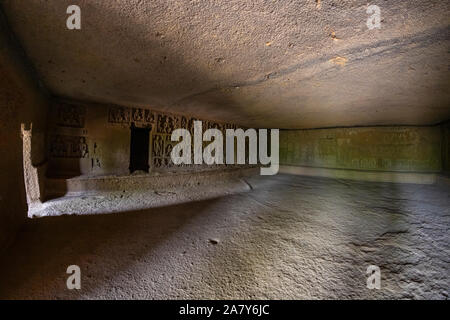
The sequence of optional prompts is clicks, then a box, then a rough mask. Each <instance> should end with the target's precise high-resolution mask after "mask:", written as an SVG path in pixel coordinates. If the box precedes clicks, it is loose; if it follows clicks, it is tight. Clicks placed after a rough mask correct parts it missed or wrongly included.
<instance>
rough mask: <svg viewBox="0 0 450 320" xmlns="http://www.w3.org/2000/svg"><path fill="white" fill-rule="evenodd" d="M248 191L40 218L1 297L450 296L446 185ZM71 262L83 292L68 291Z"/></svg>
mask: <svg viewBox="0 0 450 320" xmlns="http://www.w3.org/2000/svg"><path fill="white" fill-rule="evenodd" d="M246 182H247V183H248V184H249V186H251V189H250V190H249V191H247V192H241V193H236V194H229V195H226V196H222V197H217V198H214V199H210V200H205V201H198V202H191V203H184V204H177V205H174V206H168V207H160V208H152V209H146V210H140V211H133V212H124V213H115V214H105V215H85V216H60V217H46V218H38V219H32V220H30V221H29V223H28V224H27V225H26V227H25V228H24V229H23V230H22V232H21V233H20V234H19V236H18V240H17V241H16V243H15V244H14V245H13V246H12V247H11V248H10V250H9V251H8V252H6V254H4V255H3V261H2V263H1V269H2V270H1V273H0V298H8V299H12V298H23V299H28V298H32V299H38V298H41V299H166V298H168V299H176V298H192V299H217V298H234V299H297V298H300V299H309V298H312V299H319V298H332V299H335V298H344V299H347V298H348V299H359V298H369V299H372V298H436V299H448V294H449V292H448V291H449V283H450V281H449V280H450V261H449V260H450V257H449V235H448V231H449V226H450V197H449V196H450V190H449V187H448V186H444V185H413V184H390V183H369V182H356V181H346V180H334V179H325V178H311V177H302V176H288V175H277V176H272V177H252V178H247V179H246ZM73 264H76V265H79V266H80V268H81V286H82V287H81V290H68V289H67V288H66V279H67V277H68V275H67V274H66V268H67V266H69V265H73ZM369 265H377V266H379V267H380V269H381V289H379V290H376V289H373V290H369V289H367V287H366V277H367V275H366V269H367V267H368V266H369Z"/></svg>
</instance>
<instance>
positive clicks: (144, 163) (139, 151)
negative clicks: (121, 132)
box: [130, 123, 150, 173]
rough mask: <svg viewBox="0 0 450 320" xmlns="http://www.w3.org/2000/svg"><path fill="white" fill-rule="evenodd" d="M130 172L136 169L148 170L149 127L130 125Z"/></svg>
mask: <svg viewBox="0 0 450 320" xmlns="http://www.w3.org/2000/svg"><path fill="white" fill-rule="evenodd" d="M130 129H131V142H130V173H133V172H134V171H136V170H142V171H145V172H148V149H149V137H150V129H149V128H136V127H135V126H134V123H133V124H132V125H131V128H130Z"/></svg>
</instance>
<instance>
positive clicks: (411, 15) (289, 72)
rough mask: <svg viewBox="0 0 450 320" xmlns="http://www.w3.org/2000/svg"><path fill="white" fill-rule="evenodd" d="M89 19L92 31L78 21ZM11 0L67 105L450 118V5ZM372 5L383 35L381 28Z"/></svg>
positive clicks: (233, 116)
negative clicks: (72, 9) (75, 25)
mask: <svg viewBox="0 0 450 320" xmlns="http://www.w3.org/2000/svg"><path fill="white" fill-rule="evenodd" d="M75 3H76V4H78V5H79V6H80V8H81V30H68V29H67V28H66V19H67V18H68V16H69V15H67V14H66V9H67V7H68V6H69V5H72V4H75ZM75 3H74V1H72V0H34V1H17V0H6V1H2V6H3V10H4V11H5V13H6V16H7V18H8V21H9V23H10V25H11V27H12V29H13V31H14V32H15V33H16V35H17V37H18V38H19V39H20V41H21V43H22V44H23V47H24V48H25V51H26V52H27V54H28V56H29V57H30V59H31V61H32V62H33V64H34V66H35V67H36V69H37V71H38V72H39V75H40V77H41V79H42V80H43V82H44V83H45V85H46V87H47V88H48V89H49V90H50V91H51V92H52V93H53V94H55V95H59V96H64V97H68V98H72V99H79V100H92V101H97V102H105V103H114V104H126V105H131V106H135V105H147V106H151V107H152V108H154V109H157V110H161V111H163V110H166V111H173V112H181V113H185V114H191V115H193V116H196V117H199V118H202V119H203V118H204V119H221V120H223V121H227V122H232V123H237V124H239V125H242V126H248V127H271V128H318V127H335V126H354V125H388V124H394V125H398V124H410V125H411V124H435V123H438V122H440V121H443V120H447V119H448V118H449V117H450V108H449V107H448V106H449V103H450V95H449V90H448V83H449V81H450V76H449V72H448V60H449V51H448V48H449V34H450V33H449V28H450V27H449V21H450V2H449V1H437V0H408V1H380V0H378V1H375V0H374V1H370V2H368V1H363V0H327V1H325V0H324V1H321V2H320V5H318V2H317V1H315V0H304V1H299V0H283V1H272V0H252V1H242V0H201V1H200V0H192V1H185V0H153V1H142V0H127V1H111V0H96V1H89V0H77V1H75ZM369 4H374V5H378V6H379V7H380V10H381V28H380V29H373V30H369V28H368V27H367V25H366V22H367V20H368V18H369V16H370V15H369V14H367V12H366V10H367V8H368V5H369Z"/></svg>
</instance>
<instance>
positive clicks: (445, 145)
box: [441, 122, 450, 173]
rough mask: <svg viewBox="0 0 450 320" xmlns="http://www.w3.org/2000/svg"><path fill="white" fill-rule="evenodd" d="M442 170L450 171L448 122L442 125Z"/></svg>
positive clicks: (449, 125) (449, 130)
mask: <svg viewBox="0 0 450 320" xmlns="http://www.w3.org/2000/svg"><path fill="white" fill-rule="evenodd" d="M441 132H442V170H443V171H444V172H445V173H450V122H447V123H446V124H444V125H442V130H441Z"/></svg>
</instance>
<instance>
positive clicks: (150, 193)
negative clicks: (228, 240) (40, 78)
mask: <svg viewBox="0 0 450 320" xmlns="http://www.w3.org/2000/svg"><path fill="white" fill-rule="evenodd" d="M258 174H259V168H256V167H252V168H232V169H231V168H230V169H225V170H224V169H221V170H206V171H197V172H192V171H189V172H177V173H164V174H157V173H153V174H136V175H128V176H102V177H77V178H71V179H48V180H47V184H46V188H47V194H48V196H49V200H47V201H45V202H44V203H39V204H35V205H33V206H30V208H29V212H28V216H29V217H43V216H58V215H65V214H68V215H72V214H80V215H85V214H101V213H114V212H126V211H130V210H142V209H148V208H153V207H160V206H168V205H174V204H179V203H185V202H191V201H199V200H205V199H211V198H216V197H220V196H223V195H227V194H233V193H238V192H246V191H249V190H251V187H250V185H249V184H248V183H247V182H246V181H245V177H250V176H253V175H258Z"/></svg>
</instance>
